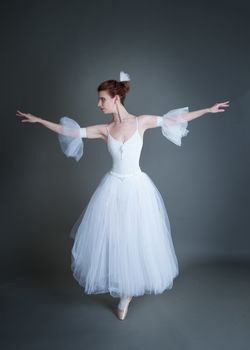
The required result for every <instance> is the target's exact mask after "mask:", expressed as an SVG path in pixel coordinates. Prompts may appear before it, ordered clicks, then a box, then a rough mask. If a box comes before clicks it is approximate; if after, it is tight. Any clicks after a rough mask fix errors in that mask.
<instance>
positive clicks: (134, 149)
mask: <svg viewBox="0 0 250 350" xmlns="http://www.w3.org/2000/svg"><path fill="white" fill-rule="evenodd" d="M135 119H136V130H135V131H134V133H133V134H132V136H130V138H129V139H128V140H126V141H125V142H122V141H118V140H117V139H115V138H114V137H113V136H112V135H111V134H110V132H109V128H108V127H107V132H108V139H107V147H108V151H109V153H110V155H111V157H112V160H113V164H112V169H111V171H110V172H111V174H113V175H118V176H119V174H120V175H121V176H122V177H124V176H130V175H133V174H135V173H137V172H141V169H140V164H139V162H140V155H141V150H142V146H143V140H142V137H141V135H140V134H139V130H138V117H136V118H135Z"/></svg>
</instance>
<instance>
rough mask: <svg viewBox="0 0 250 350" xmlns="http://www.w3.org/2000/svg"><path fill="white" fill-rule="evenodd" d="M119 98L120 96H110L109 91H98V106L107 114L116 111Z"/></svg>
mask: <svg viewBox="0 0 250 350" xmlns="http://www.w3.org/2000/svg"><path fill="white" fill-rule="evenodd" d="M117 100H119V96H117V95H116V96H115V97H113V98H112V97H110V95H109V94H108V92H107V91H99V92H98V104H97V106H98V107H99V108H100V109H101V111H102V112H103V113H105V114H107V113H115V112H116V101H117Z"/></svg>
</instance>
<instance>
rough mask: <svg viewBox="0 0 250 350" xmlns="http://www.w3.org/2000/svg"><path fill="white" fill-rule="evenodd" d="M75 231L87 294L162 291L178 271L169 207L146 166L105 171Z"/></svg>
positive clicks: (79, 273) (75, 255) (75, 268)
mask: <svg viewBox="0 0 250 350" xmlns="http://www.w3.org/2000/svg"><path fill="white" fill-rule="evenodd" d="M70 236H71V237H72V238H73V239H74V245H73V248H72V263H71V268H72V272H73V275H74V277H75V279H76V280H77V281H78V283H79V284H80V285H81V286H82V287H84V290H85V292H86V293H87V294H96V293H106V292H108V293H110V294H111V295H112V296H113V297H120V296H123V295H134V296H139V295H143V294H145V293H147V294H158V293H162V292H163V291H164V290H165V289H170V288H172V285H173V279H174V277H176V276H177V275H178V262H177V258H176V255H175V251H174V246H173V243H172V238H171V231H170V223H169V219H168V214H167V210H166V207H165V205H164V202H163V199H162V197H161V194H160V192H159V191H158V189H157V188H156V186H155V185H154V183H153V181H152V180H151V179H150V177H149V176H148V175H147V174H146V173H144V172H141V173H139V174H136V175H133V176H131V177H126V178H124V179H121V178H118V177H116V176H114V175H112V174H111V173H110V172H108V173H106V174H105V175H104V177H103V178H102V180H101V181H100V183H99V185H98V187H97V188H96V190H95V192H94V193H93V195H92V197H91V199H90V201H89V203H88V205H87V206H86V208H85V209H84V210H83V212H82V213H81V215H80V217H79V218H78V220H77V221H76V223H75V225H74V226H73V228H72V230H71V233H70Z"/></svg>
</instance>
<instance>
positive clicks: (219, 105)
mask: <svg viewBox="0 0 250 350" xmlns="http://www.w3.org/2000/svg"><path fill="white" fill-rule="evenodd" d="M225 107H229V101H226V102H221V103H216V104H215V105H214V106H213V107H210V108H209V112H210V113H217V112H224V111H225V109H224V108H225ZM220 108H222V109H220Z"/></svg>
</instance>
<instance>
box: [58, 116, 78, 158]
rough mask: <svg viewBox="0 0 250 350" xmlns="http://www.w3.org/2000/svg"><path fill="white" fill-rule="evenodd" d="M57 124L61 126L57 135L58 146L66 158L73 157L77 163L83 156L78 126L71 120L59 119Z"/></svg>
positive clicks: (66, 118)
mask: <svg viewBox="0 0 250 350" xmlns="http://www.w3.org/2000/svg"><path fill="white" fill-rule="evenodd" d="M59 124H60V126H61V130H60V134H58V140H59V144H60V146H61V150H62V152H63V153H64V154H65V155H66V157H73V158H74V159H75V160H76V161H77V162H78V161H79V160H80V158H81V157H82V155H83V150H84V142H83V140H82V133H81V129H82V128H81V127H80V125H79V124H78V123H77V122H76V121H75V120H74V119H72V118H69V117H61V118H60V121H59Z"/></svg>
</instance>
